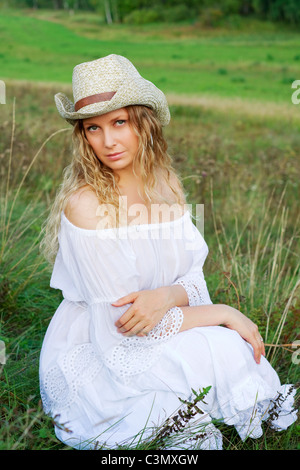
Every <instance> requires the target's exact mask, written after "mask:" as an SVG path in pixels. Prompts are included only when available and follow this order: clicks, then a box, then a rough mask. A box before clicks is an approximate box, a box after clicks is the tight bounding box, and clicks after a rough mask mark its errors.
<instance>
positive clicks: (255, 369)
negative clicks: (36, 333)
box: [40, 55, 296, 449]
mask: <svg viewBox="0 0 300 470" xmlns="http://www.w3.org/2000/svg"><path fill="white" fill-rule="evenodd" d="M73 94H74V103H75V104H74V105H73V104H72V103H71V102H70V101H69V100H68V98H67V97H66V96H65V95H63V94H58V95H56V96H55V100H56V105H57V108H58V111H59V113H60V114H61V116H62V117H63V118H65V119H66V120H67V121H68V122H70V123H72V124H73V125H74V132H73V139H74V154H73V159H72V162H71V163H70V165H69V167H68V168H67V169H66V171H65V174H64V181H63V185H62V187H61V189H60V192H59V193H58V195H57V198H56V200H55V203H54V205H53V208H52V211H51V214H50V216H49V220H48V221H47V224H46V227H45V236H44V240H43V244H42V248H43V249H44V251H45V254H46V256H47V257H48V258H49V259H50V260H55V262H54V269H53V274H52V278H51V286H52V287H53V288H56V289H60V290H61V291H62V293H63V296H64V300H63V301H62V303H61V305H60V306H59V307H58V309H57V311H56V313H55V315H54V317H53V319H52V320H51V323H50V325H49V327H48V330H47V333H46V336H45V339H44V343H43V347H42V351H41V358H40V384H41V395H42V399H43V404H44V408H45V411H46V412H47V413H49V414H50V415H52V416H53V417H55V422H56V425H55V431H56V434H57V437H58V438H59V439H60V440H61V441H62V442H65V443H67V444H68V445H70V446H73V447H75V448H78V449H85V448H99V447H101V448H116V447H118V446H120V445H124V444H125V443H127V445H128V443H130V442H131V444H132V445H134V444H133V443H135V442H138V440H139V439H140V437H141V433H142V436H143V438H146V437H147V438H148V439H151V436H155V432H156V435H157V434H158V429H161V428H159V426H163V425H164V423H166V420H167V418H169V417H171V416H172V415H174V413H175V414H176V411H177V410H178V409H180V407H183V408H184V407H186V406H187V408H185V412H187V411H188V410H191V408H190V407H188V403H192V398H193V393H195V390H196V391H198V392H199V390H200V391H201V390H202V391H203V390H205V391H206V396H205V400H204V401H203V400H199V401H198V402H197V400H196V402H197V403H198V404H197V407H196V408H195V409H197V413H193V416H192V415H191V414H190V416H188V417H187V415H186V414H184V413H185V412H184V411H183V410H182V409H180V412H179V415H177V418H178V416H180V417H181V418H182V423H181V431H183V430H184V429H183V428H184V427H186V428H187V432H186V433H184V432H181V433H176V432H169V434H171V435H170V436H169V438H168V440H166V439H165V440H164V439H163V440H162V439H161V441H160V444H158V445H159V446H163V445H164V446H165V448H167V447H168V446H169V447H171V448H173V449H174V448H189V447H190V448H194V447H196V448H202V449H206V448H210V449H219V448H221V447H222V436H221V433H220V431H219V430H218V429H217V428H216V427H215V426H214V425H213V424H212V422H211V419H212V418H213V419H221V420H222V421H224V422H225V423H227V424H231V425H234V426H235V427H236V429H237V431H238V432H239V434H240V436H241V438H242V439H245V438H246V437H247V436H251V437H258V436H260V435H261V434H262V428H261V421H262V420H263V419H267V418H268V417H269V418H271V417H272V416H270V415H271V414H272V413H271V408H272V403H273V400H276V397H280V398H281V411H280V412H279V414H278V416H277V419H275V421H274V422H273V425H274V426H275V427H276V428H277V429H285V428H286V427H287V426H289V425H290V424H291V423H292V422H294V421H295V419H296V415H295V412H293V411H292V396H293V394H294V390H293V387H292V386H281V385H280V382H279V379H278V376H277V374H276V372H275V371H274V370H273V369H272V367H271V366H270V364H269V363H268V362H267V360H266V359H265V357H264V354H265V350H264V345H263V341H262V338H261V336H260V333H259V331H258V328H257V326H256V325H255V324H254V323H253V322H252V321H251V320H249V319H248V318H247V317H246V316H245V315H243V314H242V313H241V312H239V311H238V310H236V309H234V308H231V307H229V306H226V305H213V304H212V302H211V299H210V296H209V293H208V290H207V287H206V283H205V280H204V276H203V272H202V268H203V264H204V261H205V259H206V256H207V253H208V249H207V245H206V243H205V241H204V240H203V238H202V236H201V235H200V233H199V231H198V230H197V228H196V227H195V225H194V224H193V223H192V220H191V217H190V214H189V211H188V210H186V208H187V204H186V201H185V196H184V192H183V189H182V185H181V183H180V180H179V178H178V176H177V175H176V173H175V172H174V170H173V168H172V162H171V159H170V157H169V155H168V153H167V145H166V142H165V140H164V138H163V134H162V127H163V126H165V125H167V124H168V122H169V119H170V115H169V109H168V105H167V102H166V99H165V96H164V95H163V93H162V92H161V91H160V90H158V89H157V88H156V87H155V86H154V85H153V84H152V83H151V82H149V81H147V80H145V79H144V78H142V77H141V76H140V74H139V73H138V71H137V70H136V69H135V67H134V66H133V65H132V64H131V62H130V61H128V60H127V59H126V58H124V57H121V56H117V55H109V56H107V57H104V58H101V59H98V60H95V61H92V62H87V63H83V64H80V65H78V66H77V67H75V69H74V72H73ZM278 394H279V395H278ZM282 397H283V399H282ZM277 411H278V410H277ZM184 416H185V418H184ZM177 418H174V419H175V421H176V419H177ZM175 421H174V420H173V421H172V420H171V421H167V423H172V422H173V423H174V422H175ZM171 428H172V426H169V427H168V429H169V430H170V429H171ZM163 429H165V428H162V429H161V431H160V433H159V435H160V436H161V437H162V436H163V435H164V433H163ZM172 429H173V428H172ZM195 430H196V431H195ZM199 430H201V433H200V434H199V432H200V431H199ZM195 432H196V434H195ZM151 433H154V434H151ZM178 436H179V437H180V439H179V441H178V440H177V439H178ZM195 436H196V437H195ZM135 437H136V439H135ZM176 440H177V441H176Z"/></svg>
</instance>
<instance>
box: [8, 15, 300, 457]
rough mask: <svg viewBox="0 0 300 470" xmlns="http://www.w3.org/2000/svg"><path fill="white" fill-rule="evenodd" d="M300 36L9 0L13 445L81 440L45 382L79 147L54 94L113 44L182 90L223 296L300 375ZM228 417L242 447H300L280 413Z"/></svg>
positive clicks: (288, 376)
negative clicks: (109, 17)
mask: <svg viewBox="0 0 300 470" xmlns="http://www.w3.org/2000/svg"><path fill="white" fill-rule="evenodd" d="M299 39H300V35H299V33H297V32H296V31H293V30H291V29H288V28H286V27H283V26H281V27H280V28H279V29H278V26H277V27H276V26H274V25H272V24H261V23H257V22H254V23H249V22H247V24H245V25H244V24H238V25H236V24H232V23H230V22H228V23H225V24H224V25H223V26H221V27H220V28H218V29H215V30H214V29H203V28H201V27H200V26H199V25H190V24H183V25H168V26H166V25H159V24H157V25H145V26H143V27H141V26H139V27H137V26H134V27H133V26H130V25H112V27H108V26H107V25H104V24H103V23H101V21H100V20H99V19H98V18H95V17H94V16H91V15H88V14H85V15H83V14H81V16H79V14H78V16H76V15H74V16H72V17H69V16H66V15H64V14H63V13H62V12H43V11H41V12H33V11H26V12H21V13H20V12H18V11H3V12H1V15H0V40H1V42H0V44H1V49H0V79H1V80H3V81H5V84H6V104H5V105H0V106H1V108H0V110H1V120H0V133H1V134H0V135H1V138H0V139H1V140H0V162H1V183H0V184H1V186H0V201H1V205H0V207H1V218H0V226H1V245H0V253H1V256H0V263H1V272H0V315H1V316H0V340H1V341H2V342H3V343H2V344H4V345H5V349H6V351H5V352H6V361H3V357H2V362H5V363H3V364H2V367H1V376H0V397H1V398H0V403H1V422H2V425H1V429H0V449H2V450H4V449H9V450H26V449H32V450H46V449H49V450H50V449H51V450H59V449H66V447H65V446H63V445H62V444H60V443H59V442H58V441H57V439H56V438H55V435H54V432H53V423H52V420H51V419H50V418H48V417H46V416H45V415H44V413H43V411H42V408H41V403H40V396H39V383H38V362H39V352H40V348H41V344H42V340H43V336H44V334H45V332H46V329H47V326H48V324H49V321H50V319H51V317H52V315H53V313H54V312H55V309H56V308H57V306H58V304H59V302H60V300H61V294H60V292H58V291H55V290H52V289H50V287H49V280H50V275H51V267H49V266H48V265H47V264H46V263H45V261H44V260H43V259H42V257H41V256H40V254H39V241H40V230H41V224H42V222H43V220H44V219H45V217H46V215H47V212H48V210H49V207H50V204H51V201H53V197H54V194H55V192H56V190H57V188H58V186H59V184H60V180H61V174H62V170H63V168H64V167H65V166H66V165H67V164H68V161H69V158H70V151H71V150H70V144H69V141H70V135H71V128H70V126H68V125H67V124H66V123H65V122H63V121H62V119H61V118H60V117H59V116H58V114H57V111H56V108H55V105H54V101H53V95H54V94H55V93H56V92H58V91H64V92H66V93H67V94H68V96H70V97H71V87H70V81H71V73H72V68H73V66H74V65H76V64H77V63H79V62H81V61H85V60H92V59H94V58H97V57H99V56H101V55H105V54H108V53H111V52H115V53H120V54H124V55H127V56H128V58H130V59H131V60H133V61H134V62H135V63H136V65H137V67H138V68H139V69H140V71H141V73H143V74H144V75H145V76H147V78H149V79H150V80H153V81H154V82H155V83H156V84H157V85H158V86H159V87H161V88H162V89H163V90H164V91H165V92H166V94H167V97H168V99H169V103H170V110H171V115H172V121H171V124H170V126H168V127H167V128H166V129H165V135H166V137H167V140H168V142H169V151H170V153H171V155H172V156H173V159H174V166H175V168H176V169H177V170H178V172H179V174H180V175H181V177H182V180H183V183H184V186H185V189H186V192H187V194H188V201H189V202H190V203H192V204H197V203H199V204H204V215H205V220H204V235H205V238H206V241H207V243H208V246H209V249H210V253H209V256H208V259H207V262H206V264H205V275H206V279H207V284H208V287H209V290H210V293H211V297H212V299H213V301H214V302H215V303H229V304H230V305H233V306H234V307H236V308H239V309H240V310H241V311H243V312H244V313H246V314H247V315H249V317H250V318H251V319H253V320H254V321H255V322H257V323H258V325H259V327H260V331H261V333H262V335H263V337H264V340H265V342H266V344H267V345H268V346H267V347H266V351H267V358H268V359H269V360H270V362H271V363H272V365H273V366H274V367H275V368H276V370H277V372H278V374H279V376H280V378H281V380H282V382H284V383H296V382H298V381H299V379H300V376H299V360H298V356H297V348H296V346H297V341H299V313H300V303H299V287H300V280H299V270H300V258H299V235H300V224H299V195H300V191H299V189H300V183H299V175H300V159H299V154H300V133H299V130H300V105H299V106H298V107H297V105H294V104H292V102H291V93H292V89H291V83H292V82H293V81H294V80H296V79H300V56H299V53H298V51H299ZM298 347H299V346H298ZM298 355H299V354H298ZM0 366H1V364H0ZM219 426H220V427H221V429H222V432H223V435H224V448H225V449H226V450H273V449H274V450H293V449H297V448H299V423H295V424H294V425H293V426H292V427H291V428H290V429H288V430H287V431H285V432H282V433H276V432H274V431H273V430H272V429H270V428H269V426H268V424H267V423H266V425H265V435H264V436H263V437H262V438H260V439H257V440H253V441H252V440H251V439H249V440H247V441H246V442H245V443H242V442H241V441H240V440H239V438H238V436H237V435H236V433H235V432H234V431H233V430H232V428H229V427H228V428H226V427H225V426H222V425H221V424H219ZM141 448H144V449H147V448H151V444H149V443H145V444H144V447H143V444H141Z"/></svg>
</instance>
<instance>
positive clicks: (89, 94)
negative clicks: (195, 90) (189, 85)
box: [55, 54, 170, 126]
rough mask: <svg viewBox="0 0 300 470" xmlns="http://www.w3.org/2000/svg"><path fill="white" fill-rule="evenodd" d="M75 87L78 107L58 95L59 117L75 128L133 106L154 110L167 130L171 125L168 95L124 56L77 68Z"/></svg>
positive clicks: (74, 78) (111, 56)
mask: <svg viewBox="0 0 300 470" xmlns="http://www.w3.org/2000/svg"><path fill="white" fill-rule="evenodd" d="M72 85H73V97H74V104H73V103H72V102H71V101H70V100H69V99H68V98H67V96H66V95H64V94H63V93H57V94H56V95H55V103H56V106H57V109H58V112H59V114H60V115H61V116H62V117H63V118H64V119H66V120H67V121H68V122H70V123H71V124H75V121H76V120H77V119H86V118H89V117H93V116H99V115H101V114H105V113H108V112H110V111H115V110H116V109H120V108H123V107H125V106H129V105H144V106H148V107H149V108H152V109H153V110H154V111H155V112H156V114H157V117H158V119H159V120H160V122H161V124H162V125H163V126H166V125H167V124H168V123H169V121H170V112H169V108H168V103H167V100H166V97H165V95H164V94H163V93H162V92H161V91H160V90H159V89H158V88H157V87H156V86H155V85H154V84H153V83H151V82H150V81H148V80H146V79H144V78H143V77H142V76H141V75H140V74H139V72H138V71H137V69H136V68H135V67H134V66H133V64H132V63H131V62H130V61H129V60H128V59H126V58H125V57H122V56H120V55H116V54H111V55H108V56H106V57H102V58H100V59H97V60H93V61H91V62H84V63H82V64H79V65H76V67H75V68H74V70H73V78H72Z"/></svg>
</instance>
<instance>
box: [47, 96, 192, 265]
mask: <svg viewBox="0 0 300 470" xmlns="http://www.w3.org/2000/svg"><path fill="white" fill-rule="evenodd" d="M126 109H127V111H128V116H129V123H130V125H131V126H132V128H133V129H134V131H135V132H136V133H137V135H138V137H139V147H138V152H137V154H136V156H135V159H134V162H133V171H134V172H135V173H136V170H137V168H138V169H139V175H140V178H141V179H142V183H143V191H144V194H141V195H140V196H141V197H142V199H143V200H144V201H145V203H146V204H147V203H168V204H174V203H178V204H183V200H182V194H183V190H182V184H181V181H180V179H179V177H178V175H177V174H176V172H175V170H174V169H173V166H172V158H171V157H170V155H169V154H168V145H167V142H166V140H165V138H164V136H163V132H162V126H161V124H160V122H159V120H158V119H157V117H156V115H155V113H154V112H153V111H152V109H150V108H148V107H145V106H140V105H135V106H128V107H126ZM72 141H73V158H72V161H71V163H70V164H69V165H68V166H67V167H66V168H65V169H64V171H63V181H62V184H61V186H60V188H59V190H58V192H57V195H56V197H55V200H54V203H53V205H52V207H51V210H50V213H49V216H48V218H47V219H46V220H45V222H44V224H43V226H42V240H41V243H40V249H41V251H42V253H43V254H44V256H45V258H46V259H47V260H48V261H49V262H50V263H51V264H53V262H54V260H55V257H56V253H57V250H58V234H59V229H60V218H61V213H62V211H64V209H65V207H66V205H67V202H68V199H69V197H70V196H71V195H72V194H74V192H76V191H77V190H79V189H80V188H82V187H83V186H86V185H89V187H90V188H91V189H92V190H93V191H94V192H95V194H96V196H97V198H98V200H99V204H110V205H113V206H114V207H115V208H116V209H119V190H118V180H117V175H115V174H114V172H113V170H112V169H110V168H109V167H107V166H106V165H104V164H103V163H102V162H101V161H100V160H99V159H98V158H97V156H96V155H95V153H94V151H93V149H92V147H91V146H90V144H89V143H88V141H87V139H86V136H85V132H84V127H83V121H82V120H78V121H76V123H75V125H74V129H73V134H72ZM161 178H164V180H165V181H164V182H165V183H166V184H167V185H168V187H169V188H170V189H171V192H172V194H173V196H174V197H173V198H172V200H166V198H165V197H163V196H162V195H161V193H160V192H159V191H158V190H157V187H158V182H160V183H161Z"/></svg>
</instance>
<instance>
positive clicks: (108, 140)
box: [103, 127, 116, 148]
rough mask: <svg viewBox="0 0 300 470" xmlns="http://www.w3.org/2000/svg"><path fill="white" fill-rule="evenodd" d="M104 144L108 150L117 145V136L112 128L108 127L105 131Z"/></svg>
mask: <svg viewBox="0 0 300 470" xmlns="http://www.w3.org/2000/svg"><path fill="white" fill-rule="evenodd" d="M103 139H104V140H103V142H104V146H105V147H107V148H111V147H113V146H114V145H115V143H116V142H115V136H114V132H113V129H111V127H107V128H104V129H103Z"/></svg>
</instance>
